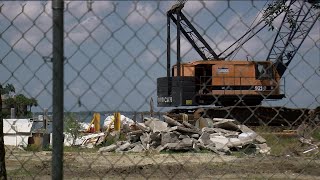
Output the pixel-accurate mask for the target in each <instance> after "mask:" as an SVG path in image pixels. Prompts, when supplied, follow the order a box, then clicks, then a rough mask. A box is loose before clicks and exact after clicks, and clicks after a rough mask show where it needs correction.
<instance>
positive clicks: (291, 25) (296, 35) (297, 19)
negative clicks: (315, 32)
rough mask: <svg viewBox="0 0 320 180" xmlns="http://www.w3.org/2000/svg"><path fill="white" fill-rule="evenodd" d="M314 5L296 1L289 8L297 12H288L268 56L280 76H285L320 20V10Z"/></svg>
mask: <svg viewBox="0 0 320 180" xmlns="http://www.w3.org/2000/svg"><path fill="white" fill-rule="evenodd" d="M314 5H315V4H314V3H309V2H307V1H295V3H292V4H290V6H289V8H290V9H292V8H294V9H297V11H289V12H286V14H285V17H284V18H283V20H282V23H281V26H280V29H279V31H278V33H277V35H276V38H275V40H274V42H273V45H272V48H271V50H270V52H269V54H268V57H267V61H272V62H274V65H275V66H276V69H277V71H278V73H279V75H280V76H282V75H283V74H284V72H285V71H286V69H287V67H288V66H289V64H290V62H291V61H292V59H293V57H294V56H295V54H296V53H297V51H298V49H299V48H300V46H301V44H302V43H303V41H304V40H305V38H306V37H307V36H308V34H309V32H310V30H311V29H312V27H313V26H314V24H315V22H316V21H317V19H318V18H319V15H320V10H319V9H316V8H314Z"/></svg>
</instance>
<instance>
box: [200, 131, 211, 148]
mask: <svg viewBox="0 0 320 180" xmlns="http://www.w3.org/2000/svg"><path fill="white" fill-rule="evenodd" d="M198 141H199V142H200V143H201V144H203V145H205V146H206V145H208V144H212V143H213V142H212V141H211V140H210V134H209V133H206V132H203V133H202V134H201V136H200V137H199V139H198Z"/></svg>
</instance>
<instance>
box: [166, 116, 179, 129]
mask: <svg viewBox="0 0 320 180" xmlns="http://www.w3.org/2000/svg"><path fill="white" fill-rule="evenodd" d="M163 118H164V120H165V122H167V123H168V124H169V125H170V126H182V124H181V123H179V122H178V121H176V120H174V119H172V118H171V117H169V116H166V115H163Z"/></svg>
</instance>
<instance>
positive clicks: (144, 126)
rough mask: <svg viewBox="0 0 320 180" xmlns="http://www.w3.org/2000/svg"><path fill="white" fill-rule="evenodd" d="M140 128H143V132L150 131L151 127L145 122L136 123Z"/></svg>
mask: <svg viewBox="0 0 320 180" xmlns="http://www.w3.org/2000/svg"><path fill="white" fill-rule="evenodd" d="M135 125H136V126H137V127H138V128H139V129H140V130H142V131H143V132H149V131H150V128H149V127H147V126H146V125H145V124H144V123H136V124H135Z"/></svg>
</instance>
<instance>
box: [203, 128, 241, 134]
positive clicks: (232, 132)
mask: <svg viewBox="0 0 320 180" xmlns="http://www.w3.org/2000/svg"><path fill="white" fill-rule="evenodd" d="M202 132H207V133H209V134H213V133H219V134H223V135H224V136H238V135H239V134H240V133H239V132H237V131H229V130H225V129H222V128H208V127H205V128H202Z"/></svg>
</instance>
